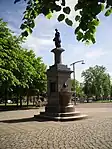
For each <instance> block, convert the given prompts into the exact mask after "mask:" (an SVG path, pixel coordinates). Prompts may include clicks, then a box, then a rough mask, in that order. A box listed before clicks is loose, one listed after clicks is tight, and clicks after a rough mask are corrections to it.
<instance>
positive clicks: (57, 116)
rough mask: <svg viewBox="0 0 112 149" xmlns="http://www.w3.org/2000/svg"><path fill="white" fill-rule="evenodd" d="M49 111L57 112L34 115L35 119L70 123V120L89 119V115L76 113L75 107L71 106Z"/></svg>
mask: <svg viewBox="0 0 112 149" xmlns="http://www.w3.org/2000/svg"><path fill="white" fill-rule="evenodd" d="M48 109H51V111H52V109H54V110H56V109H57V110H56V111H52V112H51V111H49V110H48V111H45V112H40V114H39V115H34V118H35V119H38V118H42V119H48V120H56V121H68V120H79V119H84V118H87V115H85V114H81V113H80V112H78V111H75V108H74V105H70V106H67V107H58V108H57V107H50V108H48Z"/></svg>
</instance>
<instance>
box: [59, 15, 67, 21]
mask: <svg viewBox="0 0 112 149" xmlns="http://www.w3.org/2000/svg"><path fill="white" fill-rule="evenodd" d="M64 18H65V15H64V14H60V15H59V16H58V21H59V22H60V21H63V20H64Z"/></svg>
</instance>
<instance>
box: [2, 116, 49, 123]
mask: <svg viewBox="0 0 112 149" xmlns="http://www.w3.org/2000/svg"><path fill="white" fill-rule="evenodd" d="M31 121H37V122H45V121H51V120H49V119H42V118H40V117H39V116H38V117H36V119H35V118H34V117H29V118H22V119H11V120H0V123H22V122H31Z"/></svg>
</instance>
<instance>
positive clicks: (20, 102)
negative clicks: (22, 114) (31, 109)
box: [20, 96, 22, 107]
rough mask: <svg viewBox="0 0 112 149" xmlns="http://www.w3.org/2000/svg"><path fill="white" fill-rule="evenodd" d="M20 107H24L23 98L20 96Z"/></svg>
mask: <svg viewBox="0 0 112 149" xmlns="http://www.w3.org/2000/svg"><path fill="white" fill-rule="evenodd" d="M20 107H22V97H21V96H20Z"/></svg>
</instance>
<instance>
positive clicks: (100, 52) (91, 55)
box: [85, 49, 107, 58]
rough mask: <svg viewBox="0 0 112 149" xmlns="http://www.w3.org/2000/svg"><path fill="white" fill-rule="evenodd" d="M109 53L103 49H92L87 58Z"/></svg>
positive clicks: (86, 55)
mask: <svg viewBox="0 0 112 149" xmlns="http://www.w3.org/2000/svg"><path fill="white" fill-rule="evenodd" d="M105 54H107V52H104V51H103V50H102V49H93V50H92V49H91V51H90V52H88V53H86V54H85V57H86V58H98V57H100V56H103V55H105Z"/></svg>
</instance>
